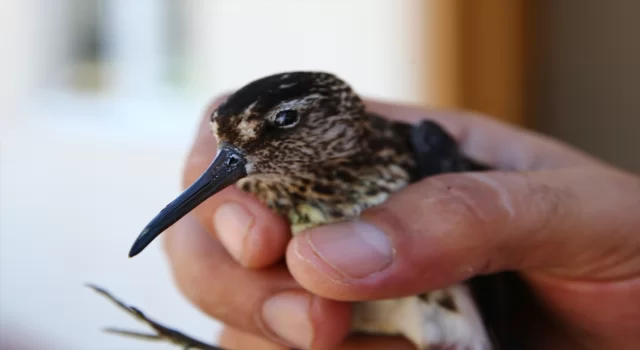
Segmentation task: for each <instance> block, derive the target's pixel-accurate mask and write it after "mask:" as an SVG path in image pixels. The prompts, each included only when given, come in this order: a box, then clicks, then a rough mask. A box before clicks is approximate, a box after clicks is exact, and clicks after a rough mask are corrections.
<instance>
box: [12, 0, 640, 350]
mask: <svg viewBox="0 0 640 350" xmlns="http://www.w3.org/2000/svg"><path fill="white" fill-rule="evenodd" d="M638 13H640V2H635V1H622V0H620V1H609V2H602V1H597V0H593V1H591V0H589V1H586V0H575V1H570V0H567V1H536V2H534V1H524V0H523V1H516V0H487V1H483V2H480V1H464V0H431V1H420V0H400V1H398V0H350V1H339V0H324V1H319V0H318V1H300V0H270V1H260V0H236V1H232V0H200V1H198V0H136V1H127V0H57V1H47V0H22V1H11V0H4V1H0V348H1V349H13V350H15V349H65V350H75V349H78V350H79V349H82V350H88V349H158V350H160V349H172V347H170V346H166V345H159V344H153V343H144V342H138V341H135V340H129V339H122V338H118V337H113V336H110V335H107V334H104V333H101V332H100V329H101V328H103V327H106V326H119V327H127V328H133V329H139V330H145V328H142V327H141V326H140V325H138V324H137V323H136V322H134V321H133V320H131V319H130V318H129V317H128V316H127V315H125V314H124V313H122V312H121V311H119V310H117V309H116V308H114V307H113V306H112V305H111V304H109V303H108V302H107V301H106V300H104V299H102V298H100V297H99V296H97V295H96V294H94V293H92V292H91V291H90V290H88V289H87V288H85V287H84V286H83V284H84V283H85V282H93V283H96V284H99V285H101V286H104V287H106V288H107V289H109V290H110V291H111V292H113V293H114V294H115V295H116V296H119V297H121V298H122V299H123V300H125V301H126V302H128V303H130V304H132V305H135V306H138V307H139V308H141V309H142V310H143V311H146V312H147V314H148V315H150V316H152V317H153V318H155V319H157V320H159V321H162V322H164V323H166V324H167V325H170V326H177V327H178V328H179V329H181V330H185V331H186V332H187V333H189V334H192V335H194V336H196V337H198V338H200V339H202V340H206V341H213V340H214V339H215V337H216V334H217V332H218V330H219V326H218V325H217V324H216V323H215V322H214V321H213V320H210V319H208V318H207V317H206V316H205V315H203V314H202V313H200V312H199V311H198V310H196V309H195V308H194V307H192V306H191V305H190V304H189V303H188V302H187V301H186V300H185V299H184V298H183V297H182V296H181V295H180V294H179V293H178V291H177V290H176V288H175V287H174V285H173V281H172V279H171V276H170V274H169V270H168V266H167V264H166V262H165V259H164V256H163V252H162V245H161V244H159V242H156V243H154V244H152V245H151V246H150V248H149V249H147V250H146V251H145V252H144V254H141V255H140V256H139V257H137V258H136V259H134V260H130V259H128V258H127V257H126V255H127V252H128V249H129V247H130V244H131V243H132V242H133V239H134V238H135V237H136V236H137V234H138V232H139V230H140V229H141V228H142V227H143V226H144V225H145V224H146V223H147V222H148V220H149V219H151V217H152V216H153V215H155V214H156V213H157V212H158V210H159V209H161V208H162V207H163V206H164V205H165V204H167V203H168V202H169V201H170V200H171V199H173V198H174V197H175V195H177V194H178V193H179V191H180V176H181V167H182V162H183V159H184V156H185V153H186V151H187V149H188V147H189V145H190V143H191V139H192V136H193V133H194V132H195V127H196V125H197V121H198V119H199V118H200V113H201V112H202V111H203V110H204V108H205V106H206V104H207V102H208V101H209V100H210V99H211V98H213V97H214V96H216V95H218V94H220V93H222V92H225V91H229V90H232V89H234V88H237V87H239V86H240V85H242V84H244V83H246V82H248V81H250V80H253V79H255V78H258V77H261V76H263V75H266V74H271V73H276V72H279V71H285V70H297V69H313V70H327V71H331V72H334V73H336V74H338V75H340V76H341V77H343V78H345V79H346V80H348V81H349V82H350V83H351V84H352V85H353V86H354V87H355V88H356V90H358V91H359V92H360V93H361V94H363V95H366V96H370V97H377V98H381V99H386V100H394V101H399V102H406V103H415V104H421V105H429V106H437V107H446V108H452V107H454V108H468V109H473V110H477V111H480V112H483V113H488V114H490V115H492V116H494V117H495V118H499V119H502V120H505V121H506V122H509V123H514V124H518V125H522V126H525V127H528V128H533V129H537V130H540V131H542V132H545V133H548V134H551V135H553V136H556V137H559V138H562V139H564V140H565V141H567V142H569V143H572V144H574V145H576V146H578V147H580V148H583V149H585V150H587V151H589V152H591V153H593V154H596V155H597V156H600V157H603V158H605V159H607V160H609V161H611V162H613V163H615V164H617V165H619V166H622V167H624V168H627V169H629V170H633V171H640V156H638V150H640V138H638V137H637V135H636V134H637V133H638V131H640V95H638V91H640V89H639V88H638V82H639V81H640V41H638V40H637V33H640V22H638V21H637V20H636V17H637V14H638Z"/></svg>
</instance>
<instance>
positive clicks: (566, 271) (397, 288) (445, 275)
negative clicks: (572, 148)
mask: <svg viewBox="0 0 640 350" xmlns="http://www.w3.org/2000/svg"><path fill="white" fill-rule="evenodd" d="M639 205H640V181H638V179H637V178H636V177H633V176H631V175H628V174H623V173H620V172H616V171H613V170H609V169H605V168H602V167H579V168H564V169H557V170H545V171H536V172H524V173H522V172H520V173H515V172H487V173H463V174H446V175H440V176H435V177H431V178H428V179H425V180H423V181H421V182H419V183H417V184H414V185H411V186H409V187H408V188H406V189H405V190H403V191H400V192H398V193H396V194H394V195H392V196H391V197H390V198H389V199H388V200H387V201H386V202H384V203H383V204H382V205H380V206H378V207H375V208H372V209H369V210H367V211H366V212H365V213H364V214H363V216H362V217H361V219H359V220H357V221H353V222H347V223H339V224H332V225H326V226H321V227H317V228H314V229H311V230H309V231H307V232H304V233H301V234H300V235H298V236H296V237H295V238H294V239H293V240H292V242H291V243H290V245H289V247H288V250H287V262H288V265H289V269H290V271H291V273H292V274H293V276H294V278H295V279H296V280H297V281H298V282H299V283H300V284H301V285H303V286H304V287H305V288H306V289H308V290H310V291H311V292H312V293H316V294H319V295H321V296H324V297H327V298H332V299H338V300H367V299H380V298H394V297H400V296H404V295H412V294H417V293H420V292H424V291H428V290H433V289H438V288H442V287H445V286H448V285H451V284H454V283H456V282H460V281H463V280H466V279H468V278H470V277H473V276H474V275H479V274H488V273H494V272H499V271H504V270H521V271H531V270H536V271H541V270H543V271H549V272H552V273H556V274H560V275H563V276H566V277H573V278H579V277H587V276H588V277H589V278H590V279H593V278H602V279H611V278H618V277H621V276H628V275H629V273H631V271H629V270H630V269H632V266H635V268H636V269H638V266H640V261H638V260H639V259H640V257H639V256H638V255H637V254H636V253H635V252H637V251H639V250H640V240H637V239H636V240H633V241H632V240H631V237H633V235H632V233H631V232H629V230H630V228H637V227H639V226H640V219H639V218H638V215H633V213H632V211H625V210H621V209H620V208H623V209H624V208H638V207H639ZM625 259H626V260H625ZM631 260H635V261H631ZM635 272H638V271H635Z"/></svg>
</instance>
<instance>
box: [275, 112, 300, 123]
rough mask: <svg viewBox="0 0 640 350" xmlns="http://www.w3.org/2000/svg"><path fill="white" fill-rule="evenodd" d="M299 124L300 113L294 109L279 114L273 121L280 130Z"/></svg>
mask: <svg viewBox="0 0 640 350" xmlns="http://www.w3.org/2000/svg"><path fill="white" fill-rule="evenodd" d="M297 122H298V112H296V111H295V110H293V109H286V110H284V111H280V112H278V114H276V117H275V118H274V119H273V123H274V124H275V125H276V126H277V127H280V128H288V127H292V126H294V125H295V124H296V123H297Z"/></svg>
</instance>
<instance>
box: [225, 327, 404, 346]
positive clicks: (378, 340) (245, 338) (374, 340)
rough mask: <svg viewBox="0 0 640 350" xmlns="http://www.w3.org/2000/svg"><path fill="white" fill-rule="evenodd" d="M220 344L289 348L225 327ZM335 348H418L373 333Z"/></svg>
mask: <svg viewBox="0 0 640 350" xmlns="http://www.w3.org/2000/svg"><path fill="white" fill-rule="evenodd" d="M219 344H220V346H221V347H223V348H225V349H229V350H254V349H261V350H262V349H264V350H289V348H286V347H282V346H281V345H279V344H276V343H273V342H270V341H268V340H266V339H262V338H259V337H256V336H254V335H252V334H249V333H245V332H241V331H238V330H237V329H234V328H228V327H227V328H225V329H224V330H223V331H222V334H221V335H220V340H219ZM331 349H333V350H416V348H415V346H413V345H412V344H411V343H410V342H409V341H407V340H406V339H404V338H401V337H386V336H372V335H356V336H352V337H349V338H348V339H347V340H346V341H345V342H344V343H343V344H340V345H338V346H336V347H334V348H331Z"/></svg>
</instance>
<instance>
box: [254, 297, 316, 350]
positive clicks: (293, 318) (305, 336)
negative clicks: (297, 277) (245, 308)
mask: <svg viewBox="0 0 640 350" xmlns="http://www.w3.org/2000/svg"><path fill="white" fill-rule="evenodd" d="M310 304H311V296H309V295H306V294H303V293H294V292H284V293H280V294H277V295H275V296H273V297H271V298H270V299H268V300H267V301H266V302H265V303H264V305H263V306H262V318H263V320H264V322H265V324H266V325H267V326H268V327H269V329H271V330H272V331H273V332H274V333H276V334H277V335H278V336H279V337H280V338H281V339H282V340H284V341H286V342H288V343H290V344H291V345H293V346H295V347H296V348H300V349H308V348H310V347H311V343H312V342H313V326H312V325H311V320H310V315H309V312H310Z"/></svg>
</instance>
